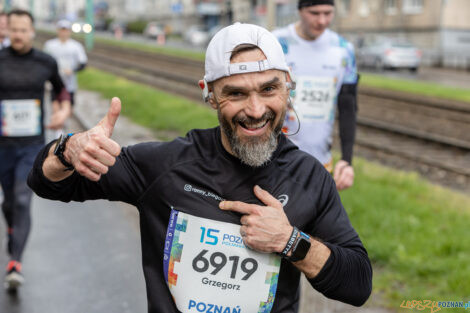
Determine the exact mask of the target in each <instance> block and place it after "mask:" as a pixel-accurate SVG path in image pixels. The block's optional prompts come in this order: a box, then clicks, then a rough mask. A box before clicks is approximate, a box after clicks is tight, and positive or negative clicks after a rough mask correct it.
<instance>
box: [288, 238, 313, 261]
mask: <svg viewBox="0 0 470 313" xmlns="http://www.w3.org/2000/svg"><path fill="white" fill-rule="evenodd" d="M310 245H311V243H310V240H308V239H306V238H304V237H300V238H299V240H298V242H297V244H296V245H295V248H294V251H293V252H292V253H293V254H294V255H295V257H296V258H297V259H298V260H303V259H304V258H305V256H306V255H307V253H308V250H309V249H310Z"/></svg>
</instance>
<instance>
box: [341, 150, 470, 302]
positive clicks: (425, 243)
mask: <svg viewBox="0 0 470 313" xmlns="http://www.w3.org/2000/svg"><path fill="white" fill-rule="evenodd" d="M354 164H355V166H354V168H355V174H356V177H355V184H354V186H353V188H351V189H350V190H346V191H343V192H341V198H342V201H343V204H344V206H345V208H346V210H347V211H348V214H349V216H350V218H351V222H352V224H353V226H354V227H355V228H356V230H357V231H358V233H359V234H360V236H361V239H362V240H363V243H364V245H365V246H366V248H367V250H368V252H369V256H370V258H371V260H372V262H373V265H374V270H375V271H374V292H375V293H379V294H381V295H383V296H384V298H385V299H386V305H387V306H389V307H391V308H394V309H398V307H399V306H400V304H401V302H402V301H403V300H435V301H444V300H454V301H469V300H470V197H468V196H466V195H463V194H460V193H457V192H454V191H451V190H448V189H445V188H442V187H438V186H435V185H431V184H430V183H428V182H426V181H424V180H423V179H422V178H420V177H419V176H418V175H417V174H414V173H407V172H401V171H397V170H394V169H389V168H386V167H383V166H380V165H377V164H374V163H370V162H366V161H364V160H361V159H360V158H356V159H355V161H354Z"/></svg>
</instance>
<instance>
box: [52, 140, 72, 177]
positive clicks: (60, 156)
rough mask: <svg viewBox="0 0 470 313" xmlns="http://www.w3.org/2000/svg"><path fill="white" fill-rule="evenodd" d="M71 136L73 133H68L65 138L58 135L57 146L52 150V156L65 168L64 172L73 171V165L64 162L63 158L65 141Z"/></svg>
mask: <svg viewBox="0 0 470 313" xmlns="http://www.w3.org/2000/svg"><path fill="white" fill-rule="evenodd" d="M72 136H73V133H69V134H67V135H65V136H64V135H60V137H59V139H57V144H56V147H55V149H54V155H56V156H57V158H58V159H59V161H60V162H61V163H62V164H63V165H64V166H65V169H64V171H73V170H74V167H73V165H72V164H70V163H69V162H67V161H66V160H65V157H64V151H65V147H66V144H67V141H68V140H69V139H70V137H72Z"/></svg>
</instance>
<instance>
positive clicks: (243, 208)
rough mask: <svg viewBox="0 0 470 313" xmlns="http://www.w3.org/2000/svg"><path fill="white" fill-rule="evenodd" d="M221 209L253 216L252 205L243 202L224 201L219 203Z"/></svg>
mask: <svg viewBox="0 0 470 313" xmlns="http://www.w3.org/2000/svg"><path fill="white" fill-rule="evenodd" d="M219 208H221V209H222V210H227V211H233V212H238V213H241V214H252V213H253V209H252V204H248V203H245V202H241V201H222V202H220V203H219Z"/></svg>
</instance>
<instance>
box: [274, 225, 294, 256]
mask: <svg viewBox="0 0 470 313" xmlns="http://www.w3.org/2000/svg"><path fill="white" fill-rule="evenodd" d="M286 233H287V232H286ZM298 234H299V230H298V229H297V227H292V226H291V231H290V233H289V237H288V239H287V241H284V240H283V246H282V248H281V250H280V251H279V252H278V253H277V254H278V255H280V256H281V257H283V258H285V257H287V256H288V255H289V252H290V250H291V249H292V246H293V245H294V243H295V241H296V240H297V236H298Z"/></svg>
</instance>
